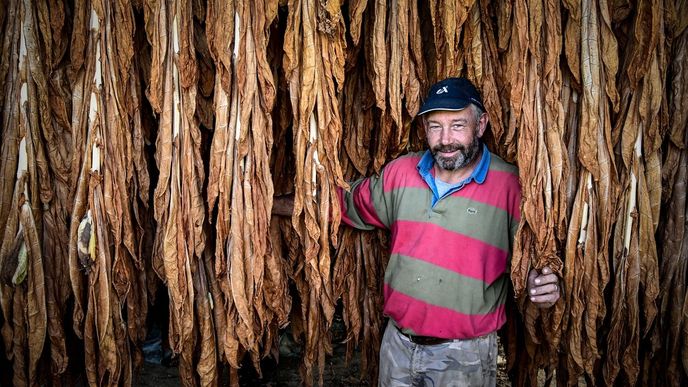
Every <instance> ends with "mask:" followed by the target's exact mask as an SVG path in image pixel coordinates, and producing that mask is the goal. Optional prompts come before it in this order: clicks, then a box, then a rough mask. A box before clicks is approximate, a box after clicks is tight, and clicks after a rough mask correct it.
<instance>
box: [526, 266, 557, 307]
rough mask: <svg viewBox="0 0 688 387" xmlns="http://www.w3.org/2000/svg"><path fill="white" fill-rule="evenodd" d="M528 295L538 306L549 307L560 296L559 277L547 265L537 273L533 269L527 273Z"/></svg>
mask: <svg viewBox="0 0 688 387" xmlns="http://www.w3.org/2000/svg"><path fill="white" fill-rule="evenodd" d="M528 285H529V286H528V296H529V297H530V301H531V302H533V303H534V304H536V305H537V306H538V307H550V306H552V305H554V303H555V302H556V301H557V300H558V299H559V297H560V296H561V288H560V286H559V277H557V275H556V274H554V273H553V272H552V269H551V268H550V267H548V266H545V267H543V268H542V270H541V271H540V272H539V273H538V271H537V270H535V269H533V270H531V271H530V272H529V273H528Z"/></svg>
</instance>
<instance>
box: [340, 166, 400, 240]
mask: <svg viewBox="0 0 688 387" xmlns="http://www.w3.org/2000/svg"><path fill="white" fill-rule="evenodd" d="M384 178H385V172H384V170H383V172H382V174H380V176H371V177H366V178H363V179H360V180H357V181H355V182H353V183H351V189H350V190H349V191H346V190H344V189H342V188H338V194H339V202H340V205H341V209H342V222H344V223H346V224H347V225H349V226H351V227H354V228H357V229H359V230H372V229H374V228H376V227H377V228H386V229H388V228H389V225H390V220H389V219H390V216H389V207H388V200H389V199H388V198H387V196H386V195H385V189H384Z"/></svg>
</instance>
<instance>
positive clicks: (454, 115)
mask: <svg viewBox="0 0 688 387" xmlns="http://www.w3.org/2000/svg"><path fill="white" fill-rule="evenodd" d="M470 117H471V114H470V109H468V108H464V109H461V110H435V111H432V112H429V113H427V114H425V119H426V120H427V121H428V122H429V121H440V120H441V121H447V120H457V121H458V120H467V119H468V118H470Z"/></svg>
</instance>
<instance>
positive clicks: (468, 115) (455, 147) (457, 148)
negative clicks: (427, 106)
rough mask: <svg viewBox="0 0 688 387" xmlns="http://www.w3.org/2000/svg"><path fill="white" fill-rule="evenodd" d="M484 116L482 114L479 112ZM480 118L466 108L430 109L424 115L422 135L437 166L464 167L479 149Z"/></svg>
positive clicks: (452, 169)
mask: <svg viewBox="0 0 688 387" xmlns="http://www.w3.org/2000/svg"><path fill="white" fill-rule="evenodd" d="M483 116H484V115H483ZM482 121H483V118H482V117H481V118H480V119H478V117H476V113H475V110H474V109H473V108H471V107H467V108H465V109H463V110H459V111H445V110H441V111H434V112H430V113H428V114H427V117H426V121H425V134H426V136H427V140H428V146H429V147H430V152H431V153H432V155H433V157H434V158H435V162H436V163H437V165H438V166H439V167H440V168H442V169H444V170H447V171H455V170H459V169H462V168H464V167H466V166H468V165H469V164H470V163H471V161H473V160H474V159H475V157H476V156H477V155H478V153H479V151H480V141H479V139H480V137H481V136H482V134H483V131H484V126H485V125H484V124H482Z"/></svg>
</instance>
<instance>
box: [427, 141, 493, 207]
mask: <svg viewBox="0 0 688 387" xmlns="http://www.w3.org/2000/svg"><path fill="white" fill-rule="evenodd" d="M490 159H491V156H490V151H489V150H488V149H487V145H485V144H483V153H482V155H481V156H480V161H479V162H478V164H477V165H476V166H475V169H473V172H472V173H471V175H470V176H468V177H467V178H465V179H464V180H462V181H461V182H459V184H457V187H456V188H455V189H452V190H450V191H449V192H447V193H446V194H445V195H444V196H447V195H448V194H451V193H452V192H455V191H458V190H459V189H461V188H463V186H465V185H466V184H468V183H470V182H471V181H475V182H476V183H478V184H482V183H484V182H485V178H486V177H487V171H488V170H489V169H490ZM434 165H435V158H434V157H432V153H431V152H430V150H426V151H425V153H424V154H423V157H421V159H420V161H419V162H418V165H416V169H417V170H418V173H419V174H420V175H421V177H422V178H423V180H425V182H426V183H427V184H428V186H429V187H430V189H432V192H433V193H434V196H435V200H433V205H434V204H435V202H436V200H438V199H439V197H438V194H437V185H436V184H435V176H434V174H433V170H432V169H433V168H432V167H433V166H434Z"/></svg>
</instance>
